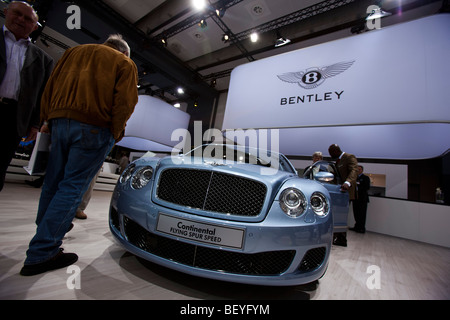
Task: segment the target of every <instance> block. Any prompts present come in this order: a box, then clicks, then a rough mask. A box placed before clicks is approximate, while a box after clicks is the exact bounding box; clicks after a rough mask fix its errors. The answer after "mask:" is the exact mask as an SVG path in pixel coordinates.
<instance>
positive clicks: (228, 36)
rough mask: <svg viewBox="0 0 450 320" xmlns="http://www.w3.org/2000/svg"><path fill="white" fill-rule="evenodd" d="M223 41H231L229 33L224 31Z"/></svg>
mask: <svg viewBox="0 0 450 320" xmlns="http://www.w3.org/2000/svg"><path fill="white" fill-rule="evenodd" d="M222 41H223V42H225V43H227V42H228V41H230V35H229V34H227V33H224V35H223V36H222Z"/></svg>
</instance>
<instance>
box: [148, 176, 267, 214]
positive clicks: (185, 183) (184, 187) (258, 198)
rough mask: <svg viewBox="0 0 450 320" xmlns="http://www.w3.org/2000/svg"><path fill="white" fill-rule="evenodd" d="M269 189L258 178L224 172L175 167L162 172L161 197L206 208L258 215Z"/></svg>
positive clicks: (178, 203)
mask: <svg viewBox="0 0 450 320" xmlns="http://www.w3.org/2000/svg"><path fill="white" fill-rule="evenodd" d="M266 192H267V188H266V186H265V185H264V184H263V183H261V182H258V181H255V180H251V179H247V178H243V177H238V176H234V175H230V174H226V173H222V172H214V171H208V170H194V169H184V168H182V169H180V168H175V169H166V170H164V171H163V172H162V173H161V176H160V178H159V183H158V189H157V197H158V198H159V199H161V200H164V201H167V202H170V203H174V204H177V205H182V206H186V207H190V208H195V209H200V210H205V211H212V212H219V213H227V214H232V215H238V216H257V215H258V214H259V213H260V212H261V210H262V207H263V205H264V200H265V197H266Z"/></svg>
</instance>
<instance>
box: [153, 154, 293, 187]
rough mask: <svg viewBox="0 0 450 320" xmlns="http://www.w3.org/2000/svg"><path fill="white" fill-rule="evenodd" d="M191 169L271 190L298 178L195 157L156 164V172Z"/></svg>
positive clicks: (283, 172)
mask: <svg viewBox="0 0 450 320" xmlns="http://www.w3.org/2000/svg"><path fill="white" fill-rule="evenodd" d="M168 167H178V168H183V167H185V168H191V169H198V170H210V171H217V172H224V173H229V174H233V175H239V176H242V177H246V178H249V179H255V180H258V181H261V182H263V183H265V184H266V185H268V186H272V188H275V189H278V187H279V186H280V185H281V184H282V183H283V182H284V181H285V180H286V179H288V178H289V177H298V176H297V175H296V174H294V173H292V172H286V171H282V170H275V169H272V168H268V167H265V166H261V165H256V164H249V163H240V162H231V161H227V162H219V161H217V160H216V159H209V158H195V157H184V156H176V157H165V158H163V159H162V160H160V162H159V164H158V169H157V170H158V171H159V170H162V169H165V168H168Z"/></svg>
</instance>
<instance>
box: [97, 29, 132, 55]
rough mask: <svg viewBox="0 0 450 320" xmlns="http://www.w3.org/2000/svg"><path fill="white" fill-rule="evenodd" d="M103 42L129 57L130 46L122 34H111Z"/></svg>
mask: <svg viewBox="0 0 450 320" xmlns="http://www.w3.org/2000/svg"><path fill="white" fill-rule="evenodd" d="M103 44H104V45H106V46H108V47H111V48H113V49H116V50H118V51H120V52H122V53H123V54H125V55H126V56H127V57H128V58H129V57H130V52H131V51H130V46H129V45H128V43H127V42H126V41H125V40H123V37H122V35H120V34H112V35H110V36H109V37H108V39H106V41H105V42H104V43H103Z"/></svg>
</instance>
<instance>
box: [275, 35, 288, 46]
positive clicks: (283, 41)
mask: <svg viewBox="0 0 450 320" xmlns="http://www.w3.org/2000/svg"><path fill="white" fill-rule="evenodd" d="M290 42H291V40H289V39H286V38H284V37H282V36H281V34H280V33H279V32H278V31H277V40H276V41H275V48H277V47H281V46H284V45H286V44H288V43H290Z"/></svg>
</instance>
